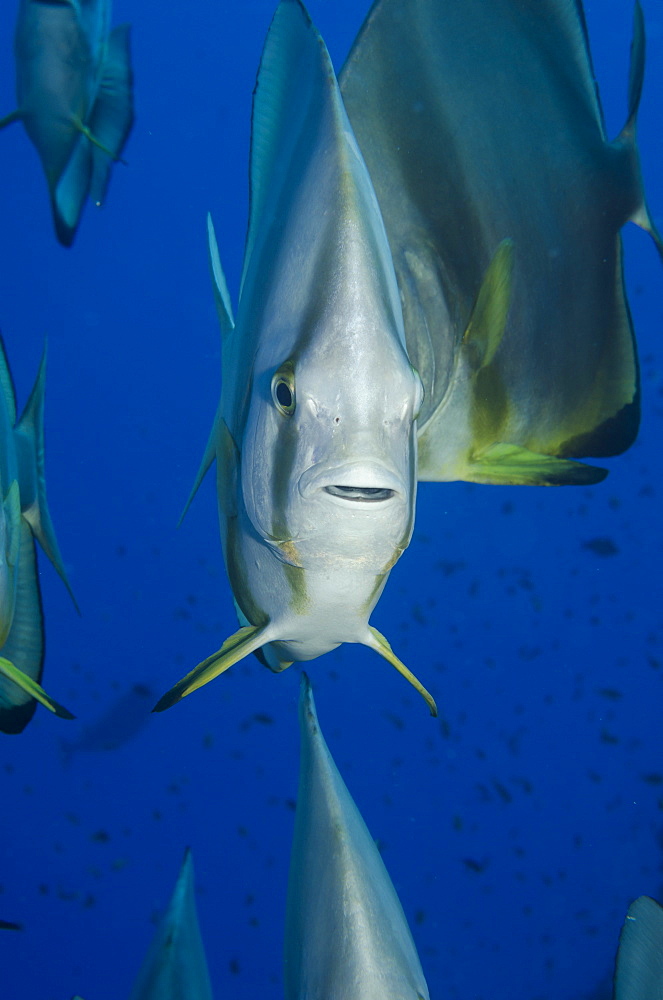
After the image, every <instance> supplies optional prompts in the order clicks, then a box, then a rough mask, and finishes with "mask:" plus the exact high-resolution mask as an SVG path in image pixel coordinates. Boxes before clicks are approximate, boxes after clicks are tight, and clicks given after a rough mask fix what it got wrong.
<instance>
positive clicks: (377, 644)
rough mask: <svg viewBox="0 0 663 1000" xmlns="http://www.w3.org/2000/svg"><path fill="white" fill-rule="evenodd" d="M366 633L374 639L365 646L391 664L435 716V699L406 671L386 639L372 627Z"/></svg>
mask: <svg viewBox="0 0 663 1000" xmlns="http://www.w3.org/2000/svg"><path fill="white" fill-rule="evenodd" d="M368 631H369V632H370V634H371V637H372V638H373V639H374V642H366V643H365V645H366V646H370V648H371V649H374V650H375V652H376V653H379V654H380V656H383V657H384V658H385V660H387V661H388V662H389V663H391V665H392V667H396V670H398V672H399V674H402V675H403V677H404V678H405V679H406V680H407V681H409V682H410V684H411V685H412V687H413V688H415V689H416V690H417V691H418V692H419V694H420V695H421V696H422V698H423V699H424V701H425V702H426V704H427V705H428V708H429V709H430V714H431V715H432V716H437V705H436V704H435V699H434V698H433V696H432V694H431V693H430V692H429V691H427V690H426V688H425V687H424V686H423V684H422V683H421V681H419V680H418V679H417V678H416V677H415V676H414V674H413V673H412V671H411V670H408V668H407V667H406V666H405V664H404V663H402V662H401V660H399V659H398V657H397V656H396V654H395V653H394V651H393V649H392V648H391V646H390V645H389V642H388V641H387V639H385V637H384V636H383V635H382V633H381V632H378V630H377V629H376V628H373V626H372V625H369V626H368Z"/></svg>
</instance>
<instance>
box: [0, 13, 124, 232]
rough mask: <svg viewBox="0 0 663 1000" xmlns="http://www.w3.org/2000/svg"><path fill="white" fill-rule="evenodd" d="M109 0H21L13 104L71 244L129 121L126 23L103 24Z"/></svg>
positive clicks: (59, 227)
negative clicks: (89, 201)
mask: <svg viewBox="0 0 663 1000" xmlns="http://www.w3.org/2000/svg"><path fill="white" fill-rule="evenodd" d="M110 12H111V4H110V0H56V2H53V0H50V2H49V0H21V2H20V4H19V12H18V22H17V25H16V38H15V45H14V48H15V55H16V90H17V99H18V108H17V109H16V110H15V111H13V112H12V113H11V114H9V115H7V116H6V117H5V118H3V119H2V120H0V128H2V127H3V126H5V125H9V124H10V123H11V122H14V121H22V122H23V125H24V126H25V130H26V132H27V133H28V136H29V137H30V139H31V141H32V142H33V144H34V146H35V147H36V149H37V152H38V153H39V158H40V160H41V163H42V166H43V168H44V173H45V174H46V180H47V182H48V189H49V193H50V196H51V207H52V211H53V221H54V223H55V232H56V235H57V238H58V240H59V241H60V243H62V244H63V245H64V246H67V247H68V246H71V244H72V243H73V241H74V237H75V235H76V229H77V227H78V223H79V219H80V215H81V212H82V210H83V205H84V203H85V200H86V198H87V197H88V195H89V196H90V197H91V198H92V200H93V201H94V202H95V203H96V204H97V205H101V203H102V202H103V200H104V197H105V194H106V188H107V186H108V180H109V175H110V169H111V165H112V163H113V161H115V160H118V159H119V158H120V154H121V152H122V149H123V147H124V144H125V142H126V140H127V138H128V136H129V132H130V131H131V126H132V124H133V95H132V71H131V62H130V55H129V26H128V25H126V24H124V25H120V26H119V27H117V28H115V29H114V30H113V31H111V30H110Z"/></svg>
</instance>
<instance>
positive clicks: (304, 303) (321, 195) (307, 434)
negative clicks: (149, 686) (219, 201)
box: [156, 0, 436, 713]
mask: <svg viewBox="0 0 663 1000" xmlns="http://www.w3.org/2000/svg"><path fill="white" fill-rule="evenodd" d="M250 177H251V213H250V221H249V230H248V237H247V243H246V250H245V257H244V270H243V275H242V285H241V291H240V297H239V309H238V316H237V323H236V324H235V322H234V320H233V314H232V309H231V306H230V298H229V295H228V290H227V287H226V282H225V279H224V276H223V271H222V269H221V264H220V259H219V254H218V249H217V245H216V240H215V238H214V233H213V229H212V228H211V225H210V228H209V236H210V261H211V268H212V274H213V278H214V286H215V292H216V301H217V308H218V312H219V317H220V320H221V328H222V335H223V382H222V385H223V388H222V393H221V401H220V404H219V410H218V414H217V418H216V421H215V424H214V428H213V431H212V435H211V437H210V441H209V444H208V447H207V450H206V453H205V456H204V459H203V463H202V466H201V470H200V473H199V476H198V479H197V481H196V485H195V487H194V492H195V489H196V488H197V486H198V484H199V483H200V480H201V479H202V477H203V475H204V473H205V471H206V470H207V468H208V467H209V465H210V464H211V463H212V461H213V460H214V458H216V462H217V489H218V497H219V514H220V520H221V534H222V539H223V545H224V554H225V560H226V567H227V570H228V575H229V578H230V581H231V584H232V588H233V593H234V596H235V603H236V607H237V612H238V617H239V620H240V622H241V624H242V626H243V627H242V628H241V629H240V630H239V631H238V632H237V633H236V634H235V635H233V636H232V637H231V638H230V639H228V640H227V641H226V643H225V644H224V645H223V647H222V648H221V649H220V650H219V651H218V652H217V653H215V654H214V655H213V656H211V657H209V658H208V659H207V660H206V661H204V662H203V663H202V664H200V665H199V666H198V667H197V668H196V669H195V670H194V671H193V672H192V673H191V674H189V675H188V676H187V677H186V678H184V680H183V681H181V682H180V683H179V684H178V685H176V687H175V688H173V690H172V691H171V692H169V693H168V694H166V695H165V696H164V697H163V698H162V699H161V700H160V701H159V703H158V704H157V706H156V710H157V711H161V710H163V709H165V708H167V707H169V705H172V704H173V703H174V702H176V701H178V700H179V699H180V698H182V697H184V696H185V695H186V694H189V693H190V692H191V691H193V690H195V689H196V688H198V687H200V686H201V685H202V684H205V683H207V681H209V680H211V679H212V678H213V677H215V676H216V675H218V674H219V673H221V672H222V671H224V670H226V669H227V668H228V667H230V666H231V665H232V664H233V663H236V662H237V660H239V659H241V658H242V657H244V656H246V655H247V654H248V653H251V652H254V651H257V650H258V649H259V648H260V647H262V659H263V662H266V663H267V665H268V666H269V667H270V668H271V669H272V670H275V671H279V670H283V669H284V668H285V667H287V666H288V665H289V664H290V663H291V662H292V661H293V660H308V659H312V658H313V657H316V656H319V655H320V654H322V653H325V652H327V651H328V650H330V649H334V648H335V647H336V646H338V645H340V643H342V642H359V643H363V644H364V645H366V646H370V647H371V648H372V649H374V650H376V651H377V652H379V653H380V654H381V655H382V656H384V657H385V658H386V659H387V660H388V661H389V662H390V663H392V664H393V665H394V666H395V667H396V668H397V669H398V670H399V671H400V672H401V673H402V674H403V675H404V676H406V677H407V678H408V680H410V682H411V683H412V684H414V686H415V687H416V688H417V690H419V691H420V693H421V694H422V695H423V696H424V697H425V699H426V701H427V702H428V705H429V707H430V709H431V712H433V713H435V711H436V709H435V703H434V701H433V699H432V697H431V695H430V694H429V693H428V692H427V691H426V690H425V689H424V688H423V687H422V685H421V684H420V683H419V682H418V681H417V680H416V678H414V676H413V675H412V674H411V673H410V671H409V670H408V669H407V668H406V667H405V666H404V665H403V664H402V663H401V661H400V660H399V659H398V658H397V657H396V655H395V654H394V653H393V652H392V650H391V647H390V646H389V643H388V642H387V640H386V639H385V638H384V637H383V636H382V635H380V633H379V632H378V631H377V630H376V629H374V628H372V627H371V626H370V625H369V624H368V619H369V615H370V613H371V611H372V609H373V607H374V606H375V604H376V602H377V600H378V598H379V596H380V594H381V592H382V589H383V587H384V585H385V583H386V580H387V577H388V575H389V571H390V570H391V568H392V566H393V565H394V563H395V562H396V560H397V559H398V558H399V556H400V555H401V553H402V552H403V550H404V549H405V548H406V546H407V545H408V543H409V540H410V536H411V534H412V525H413V516H414V502H415V494H416V414H417V411H418V409H419V407H420V405H421V401H422V394H421V381H420V379H419V376H418V375H417V373H416V372H415V371H414V369H413V368H412V366H411V364H410V361H409V359H408V356H407V353H406V351H405V346H404V332H403V324H402V314H401V308H400V300H399V296H398V289H397V287H396V280H395V275H394V270H393V265H392V262H391V256H390V253H389V247H388V244H387V240H386V236H385V231H384V227H383V225H382V220H381V217H380V212H379V208H378V205H377V201H376V199H375V194H374V192H373V188H372V185H371V182H370V179H369V176H368V173H367V172H366V168H365V165H364V162H363V160H362V157H361V153H360V151H359V148H358V147H357V144H356V141H355V139H354V136H353V134H352V130H351V128H350V124H349V122H348V119H347V116H346V114H345V110H344V108H343V103H342V101H341V97H340V93H339V90H338V85H337V82H336V78H335V76H334V71H333V68H332V65H331V62H330V59H329V55H328V52H327V49H326V48H325V45H324V42H323V41H322V39H321V38H320V36H319V34H318V32H317V31H316V29H315V28H314V26H313V24H312V23H311V21H310V18H309V17H308V14H307V13H306V11H305V9H304V7H303V6H302V4H301V3H299V2H298V0H283V2H282V3H281V4H280V5H279V7H278V9H277V12H276V15H275V17H274V20H273V22H272V25H271V28H270V30H269V34H268V37H267V41H266V43H265V48H264V51H263V55H262V61H261V65H260V71H259V74H258V82H257V85H256V90H255V95H254V106H253V133H252V143H251V172H250Z"/></svg>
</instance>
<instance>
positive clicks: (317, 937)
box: [284, 675, 428, 1000]
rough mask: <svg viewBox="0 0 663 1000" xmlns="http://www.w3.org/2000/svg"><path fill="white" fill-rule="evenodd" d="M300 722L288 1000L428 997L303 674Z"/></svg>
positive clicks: (406, 932) (287, 938)
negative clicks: (321, 728) (328, 745)
mask: <svg viewBox="0 0 663 1000" xmlns="http://www.w3.org/2000/svg"><path fill="white" fill-rule="evenodd" d="M299 719H300V729H301V763H300V772H299V792H298V796H297V812H296V817H295V834H294V840H293V846H292V858H291V862H290V874H289V880H288V902H287V913H286V933H285V966H284V980H285V997H286V1000H303V998H304V997H305V998H306V1000H345V998H347V997H361V998H362V1000H428V988H427V986H426V980H425V979H424V975H423V972H422V970H421V965H420V963H419V958H418V955H417V951H416V948H415V945H414V942H413V940H412V935H411V934H410V930H409V928H408V925H407V921H406V919H405V915H404V913H403V909H402V907H401V904H400V902H399V900H398V896H397V895H396V891H395V890H394V887H393V885H392V882H391V879H390V878H389V875H388V873H387V870H386V868H385V866H384V863H383V861H382V858H381V857H380V853H379V851H378V849H377V847H376V846H375V842H374V840H373V838H372V837H371V834H370V833H369V831H368V829H367V828H366V824H365V823H364V821H363V819H362V817H361V814H360V812H359V810H358V809H357V806H356V805H355V803H354V801H353V799H352V797H351V796H350V793H349V791H348V789H347V788H346V786H345V783H344V782H343V779H342V777H341V775H340V774H339V772H338V769H337V768H336V765H335V763H334V760H333V758H332V756H331V754H330V752H329V749H328V747H327V744H326V743H325V740H324V737H323V735H322V733H321V731H320V726H319V723H318V718H317V714H316V710H315V703H314V701H313V695H312V692H311V688H310V684H309V682H308V679H307V677H306V675H303V677H302V687H301V694H300V702H299Z"/></svg>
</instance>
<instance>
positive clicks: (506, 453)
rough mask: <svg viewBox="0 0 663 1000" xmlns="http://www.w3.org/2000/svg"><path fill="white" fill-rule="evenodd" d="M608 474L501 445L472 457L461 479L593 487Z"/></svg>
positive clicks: (503, 483) (590, 466)
mask: <svg viewBox="0 0 663 1000" xmlns="http://www.w3.org/2000/svg"><path fill="white" fill-rule="evenodd" d="M607 475H608V470H607V469H602V468H599V467H598V466H594V465H587V464H585V463H584V462H574V461H571V460H570V459H566V458H557V457H556V456H554V455H541V454H538V453H537V452H533V451H530V450H529V449H527V448H521V447H519V446H518V445H513V444H504V443H501V442H500V443H497V444H494V445H491V447H490V448H487V449H486V450H485V451H484V452H482V453H479V454H478V455H474V456H471V457H470V458H469V460H468V462H467V466H466V468H465V470H464V472H463V474H462V475H461V476H460V477H459V478H461V479H463V480H464V481H465V482H470V483H485V484H487V485H493V486H592V485H594V484H595V483H600V482H602V480H604V479H605V477H606V476H607Z"/></svg>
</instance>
